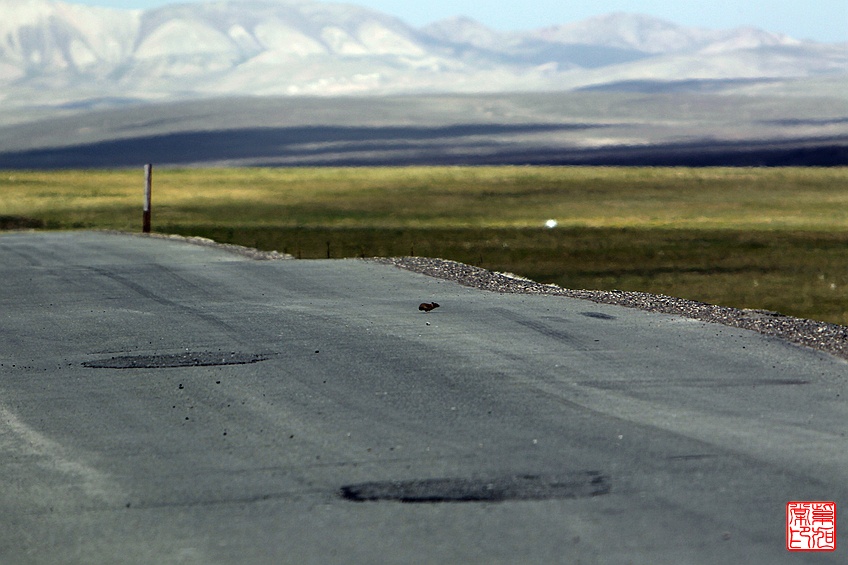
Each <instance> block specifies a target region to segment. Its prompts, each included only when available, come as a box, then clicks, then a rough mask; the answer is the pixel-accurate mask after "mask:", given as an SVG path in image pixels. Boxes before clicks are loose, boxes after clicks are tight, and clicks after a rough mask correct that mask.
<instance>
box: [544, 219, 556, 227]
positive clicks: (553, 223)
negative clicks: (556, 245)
mask: <svg viewBox="0 0 848 565" xmlns="http://www.w3.org/2000/svg"><path fill="white" fill-rule="evenodd" d="M545 227H547V228H555V227H557V221H556V220H548V221H547V222H545Z"/></svg>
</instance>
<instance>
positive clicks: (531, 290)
mask: <svg viewBox="0 0 848 565" xmlns="http://www.w3.org/2000/svg"><path fill="white" fill-rule="evenodd" d="M373 261H376V262H379V263H384V264H390V265H394V266H396V267H399V268H401V269H406V270H409V271H414V272H416V273H421V274H424V275H428V276H431V277H438V278H441V279H447V280H451V281H455V282H458V283H460V284H462V285H465V286H470V287H474V288H479V289H481V290H488V291H492V292H502V293H524V294H548V295H554V296H567V297H570V298H582V299H585V300H591V301H593V302H598V303H603V304H614V305H618V306H625V307H628V308H638V309H641V310H646V311H649V312H661V313H664V314H675V315H678V316H684V317H687V318H692V319H695V320H701V321H704V322H710V323H716V324H723V325H725V326H730V327H734V328H743V329H746V330H753V331H756V332H760V333H761V334H764V335H768V336H773V337H777V338H780V339H784V340H786V341H789V342H791V343H794V344H797V345H802V346H805V347H810V348H813V349H816V350H818V351H823V352H826V353H830V354H832V355H835V356H837V357H841V358H843V359H848V345H846V340H848V327H846V326H840V325H837V324H830V323H827V322H817V321H814V320H806V319H803V318H794V317H792V316H784V315H783V314H780V313H778V312H771V311H767V310H740V309H738V308H729V307H726V306H716V305H714V304H706V303H704V302H696V301H693V300H685V299H683V298H674V297H671V296H663V295H658V294H648V293H646V292H625V291H621V290H612V291H606V290H569V289H565V288H561V287H559V286H556V285H549V284H540V283H537V282H534V281H531V280H529V279H526V278H523V277H520V276H517V275H514V274H511V273H498V272H492V271H487V270H485V269H481V268H478V267H472V266H470V265H465V264H463V263H457V262H455V261H446V260H444V259H430V258H424V257H397V258H390V259H373Z"/></svg>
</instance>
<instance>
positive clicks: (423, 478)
mask: <svg viewBox="0 0 848 565" xmlns="http://www.w3.org/2000/svg"><path fill="white" fill-rule="evenodd" d="M0 281H2V286H0V476H2V478H3V487H2V489H0V562H2V563H9V564H19V563H45V564H46V563H50V564H56V563H86V564H90V563H93V564H98V563H103V564H106V563H109V564H113V563H139V564H141V563H198V564H200V563H203V564H210V563H221V564H228V563H239V564H253V563H256V564H265V563H269V564H270V563H316V564H318V563H320V564H332V563H354V564H355V563H481V564H482V563H583V564H588V563H603V564H610V563H611V564H617V563H621V564H624V563H640V564H651V565H658V564H662V563H669V564H671V563H674V564H678V563H705V564H707V563H709V564H715V563H749V564H758V563H763V564H782V563H793V564H797V563H807V562H810V563H812V562H815V563H844V562H845V555H844V553H845V550H843V549H842V545H844V544H845V541H843V540H846V539H848V538H846V537H845V534H846V531H845V527H844V526H842V525H841V524H844V523H845V520H841V519H839V520H838V521H837V523H838V524H839V531H838V532H837V540H838V541H837V550H836V551H835V552H829V553H790V552H788V551H787V550H786V539H785V509H786V504H787V503H788V502H790V501H797V500H801V501H804V500H811V501H812V500H822V501H835V502H836V503H837V512H838V513H839V512H840V511H841V508H843V507H844V506H845V504H846V502H848V439H846V435H845V434H846V431H848V425H846V422H848V403H846V400H848V396H847V395H848V390H846V380H848V379H847V378H848V364H846V362H845V361H844V360H841V359H839V358H837V357H834V356H831V355H828V354H826V353H823V352H819V351H814V350H812V349H807V348H804V347H801V346H798V345H793V344H790V343H788V342H786V341H783V340H781V339H778V338H775V337H769V336H765V335H762V334H760V333H756V332H753V331H750V330H746V329H740V328H733V327H729V326H726V325H719V324H714V323H709V322H705V321H698V320H692V319H688V318H684V317H681V316H676V315H670V314H664V313H657V312H645V311H642V310H638V309H633V308H624V307H620V306H615V305H610V304H600V303H596V302H590V301H588V300H584V299H578V298H573V297H564V296H555V295H539V294H535V295H531V294H516V293H498V292H489V291H483V290H479V289H475V288H469V287H467V286H461V285H460V284H457V283H456V282H451V281H448V280H443V279H439V278H433V277H429V276H425V275H422V274H417V273H414V272H410V271H407V270H402V269H398V268H396V267H394V266H392V265H388V264H382V263H379V262H373V261H362V260H333V261H299V260H257V259H256V258H251V257H250V256H249V255H247V254H240V253H235V252H234V251H233V250H232V249H226V248H216V247H214V246H209V245H207V246H200V245H194V244H192V243H190V242H186V241H180V240H169V239H157V238H144V237H135V236H128V235H116V234H107V233H95V232H44V233H34V232H33V233H27V232H19V233H6V234H2V235H0ZM424 302H427V303H430V302H437V303H439V304H440V308H438V309H436V310H433V311H432V312H429V313H424V312H421V311H419V310H418V306H419V304H421V303H424Z"/></svg>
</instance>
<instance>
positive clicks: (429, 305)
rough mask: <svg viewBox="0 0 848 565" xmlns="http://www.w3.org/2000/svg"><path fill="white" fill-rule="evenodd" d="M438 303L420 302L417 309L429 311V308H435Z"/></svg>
mask: <svg viewBox="0 0 848 565" xmlns="http://www.w3.org/2000/svg"><path fill="white" fill-rule="evenodd" d="M438 307H439V305H438V304H437V303H435V302H422V303H421V304H419V305H418V309H419V310H421V311H422V312H424V313H427V312H429V311H430V310H435V309H436V308H438Z"/></svg>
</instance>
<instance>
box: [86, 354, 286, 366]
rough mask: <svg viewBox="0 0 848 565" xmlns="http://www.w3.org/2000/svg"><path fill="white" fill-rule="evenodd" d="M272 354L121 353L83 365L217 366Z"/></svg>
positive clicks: (257, 359)
mask: <svg viewBox="0 0 848 565" xmlns="http://www.w3.org/2000/svg"><path fill="white" fill-rule="evenodd" d="M271 357H272V356H271V355H270V354H262V353H259V354H257V353H239V352H235V351H233V352H223V353H222V352H220V351H200V352H185V353H174V354H161V355H120V356H115V357H109V358H106V359H95V360H94V361H85V362H84V363H83V366H85V367H91V368H93V369H168V368H174V367H215V366H222V365H247V364H250V363H259V362H260V361H267V360H268V359H270V358H271Z"/></svg>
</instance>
